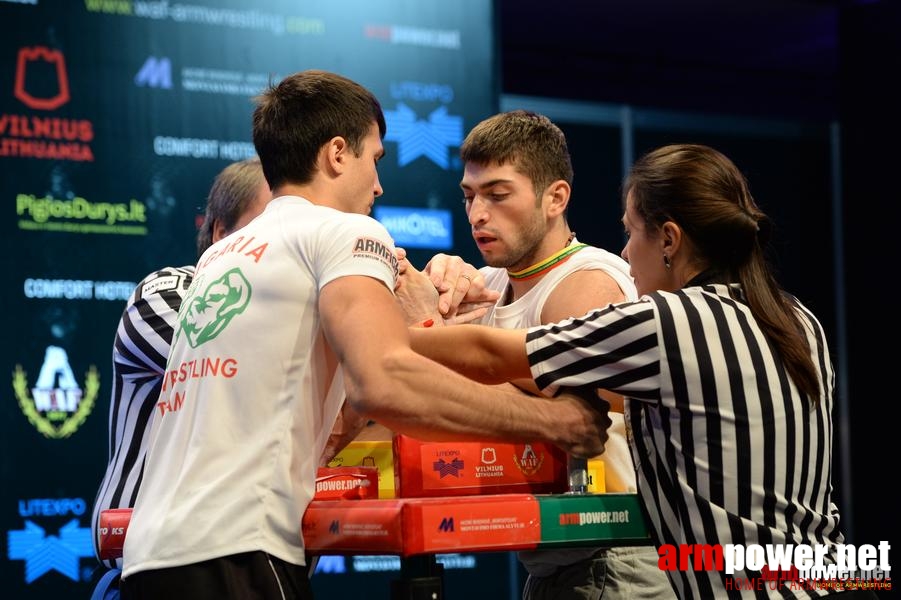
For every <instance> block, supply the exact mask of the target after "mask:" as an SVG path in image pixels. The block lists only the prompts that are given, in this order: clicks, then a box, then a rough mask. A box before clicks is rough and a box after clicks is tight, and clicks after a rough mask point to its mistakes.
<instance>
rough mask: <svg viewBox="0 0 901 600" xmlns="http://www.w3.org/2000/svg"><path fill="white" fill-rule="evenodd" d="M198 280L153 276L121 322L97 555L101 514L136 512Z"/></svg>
mask: <svg viewBox="0 0 901 600" xmlns="http://www.w3.org/2000/svg"><path fill="white" fill-rule="evenodd" d="M193 276H194V267H193V266H189V267H180V268H177V267H166V268H163V269H160V270H159V271H156V272H154V273H151V274H150V275H148V276H147V277H145V278H144V279H143V280H142V281H141V282H140V283H139V284H138V285H137V286H136V287H135V290H134V292H133V293H132V295H131V297H130V298H129V299H128V303H127V304H126V306H125V310H124V311H123V312H122V318H121V319H120V320H119V326H118V328H117V330H116V338H115V341H114V345H113V389H112V393H111V395H110V410H109V457H108V460H109V462H108V464H107V467H106V473H105V475H104V477H103V481H102V482H101V484H100V489H99V490H98V492H97V498H96V499H95V501H94V512H93V515H92V518H91V527H92V535H93V540H94V551H95V553H97V552H98V548H97V542H98V530H97V529H98V520H99V518H100V511H102V510H106V509H108V508H131V507H133V506H134V502H135V497H136V496H137V494H138V488H139V487H140V485H141V476H142V474H143V466H144V455H145V453H146V452H147V446H148V443H149V442H148V439H147V438H148V436H149V433H150V420H151V418H152V416H153V412H154V408H155V405H156V401H157V399H158V397H159V393H160V387H161V385H162V382H163V373H165V371H166V358H167V357H168V356H169V346H170V344H171V343H172V334H173V331H174V328H175V325H176V322H177V318H178V309H179V308H180V307H181V303H182V300H183V299H184V297H185V295H186V293H187V290H188V286H189V285H190V284H191V279H192V278H193ZM103 562H104V565H105V566H107V567H109V568H121V567H122V559H121V558H120V559H118V560H116V561H103Z"/></svg>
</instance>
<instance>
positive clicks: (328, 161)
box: [319, 135, 351, 175]
mask: <svg viewBox="0 0 901 600" xmlns="http://www.w3.org/2000/svg"><path fill="white" fill-rule="evenodd" d="M350 154H351V150H350V145H348V143H347V140H345V139H344V138H343V137H341V136H340V135H336V136H335V137H333V138H332V139H330V140H329V141H327V142H326V143H325V144H324V145H323V146H322V149H321V150H320V151H319V157H320V161H321V164H322V165H323V167H324V168H326V169H328V171H329V172H331V173H333V174H336V175H337V174H339V173H342V172H344V169H345V168H346V167H347V159H348V156H349V155H350Z"/></svg>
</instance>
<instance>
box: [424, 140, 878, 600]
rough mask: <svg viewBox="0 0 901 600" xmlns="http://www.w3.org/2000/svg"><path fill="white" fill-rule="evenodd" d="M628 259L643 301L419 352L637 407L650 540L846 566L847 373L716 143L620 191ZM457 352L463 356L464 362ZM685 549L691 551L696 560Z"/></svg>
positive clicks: (736, 585) (704, 587) (742, 584)
mask: <svg viewBox="0 0 901 600" xmlns="http://www.w3.org/2000/svg"><path fill="white" fill-rule="evenodd" d="M623 192H624V204H625V213H624V216H623V224H624V226H625V231H626V235H627V237H628V241H627V242H626V246H625V248H624V249H623V252H622V256H623V258H625V259H626V260H627V261H628V262H629V264H630V270H631V274H632V276H633V278H634V280H635V285H636V286H637V288H638V293H639V294H640V295H641V298H640V299H639V300H638V301H637V302H626V303H619V304H612V305H609V306H607V307H603V308H598V309H597V310H594V311H592V312H589V313H588V314H586V315H584V316H582V317H579V318H574V319H569V320H566V321H563V322H561V323H557V324H552V325H546V326H539V327H533V328H530V329H527V330H525V329H521V330H503V329H496V328H489V327H480V326H476V325H463V326H458V327H449V328H432V329H414V330H411V335H412V336H413V347H414V349H415V350H417V351H418V352H420V353H422V354H425V355H426V356H429V357H431V358H433V359H435V360H437V361H438V362H442V363H444V364H446V365H448V366H450V367H452V368H454V369H456V370H458V371H460V372H461V373H464V374H466V375H468V376H470V377H472V378H474V379H479V380H482V381H485V382H489V383H495V382H500V381H506V380H510V379H516V378H521V377H527V376H531V377H533V378H534V379H535V382H536V384H537V385H538V387H539V388H541V389H542V390H543V391H544V392H545V393H554V392H556V391H557V390H558V389H559V388H561V387H585V386H588V387H591V388H603V389H609V390H613V391H615V392H618V393H621V394H623V395H624V396H626V398H627V400H626V420H627V426H628V434H629V442H630V447H631V450H632V456H633V460H634V462H635V467H636V469H637V472H638V488H639V494H640V497H641V500H642V503H643V505H644V508H645V514H646V517H647V521H648V524H649V527H650V529H651V532H652V536H653V541H654V542H655V543H656V545H657V546H658V547H659V546H662V545H669V546H668V548H675V549H677V550H681V549H682V548H684V547H690V548H695V547H698V546H695V544H697V545H706V544H709V545H713V544H721V545H725V544H735V545H741V546H744V547H745V548H747V547H748V546H750V545H752V544H759V545H764V546H765V545H767V544H772V545H783V547H785V548H787V547H788V545H791V546H792V547H795V546H796V545H798V544H803V545H808V546H813V547H817V546H819V548H818V549H819V550H822V551H824V552H825V556H824V563H825V564H826V565H830V564H831V565H834V564H836V555H837V550H838V548H837V545H838V544H841V543H843V541H844V537H843V535H842V533H841V531H840V529H839V514H838V509H837V507H836V506H835V504H834V503H833V498H832V481H831V479H830V478H831V475H832V434H833V422H832V405H833V385H834V373H833V370H832V365H831V359H830V356H829V350H828V348H827V345H826V335H825V333H824V331H823V328H822V326H821V325H820V323H819V321H818V320H817V319H816V317H815V316H814V315H813V314H812V313H811V312H810V311H809V310H808V309H807V308H805V307H804V306H803V305H802V304H801V303H800V302H799V301H798V300H797V299H796V298H794V297H792V296H790V295H788V294H786V293H785V292H784V291H783V290H781V289H780V288H779V286H778V284H777V283H776V281H775V278H774V277H773V275H772V272H771V270H770V268H769V266H768V264H767V263H766V260H765V257H764V248H765V246H766V243H767V241H768V240H767V238H768V234H769V231H770V227H769V222H768V220H767V217H766V215H765V214H764V213H763V212H761V211H760V209H759V208H758V207H757V205H756V204H755V202H754V200H753V198H752V197H751V194H750V191H749V189H748V184H747V181H746V180H745V178H744V176H743V175H742V174H741V172H740V171H739V170H738V168H737V167H736V166H735V165H734V164H733V163H732V161H730V160H729V159H728V158H727V157H725V156H724V155H722V154H721V153H719V152H717V151H716V150H714V149H712V148H709V147H707V146H699V145H672V146H664V147H662V148H659V149H657V150H654V151H652V152H650V153H648V154H647V155H645V156H644V157H642V158H641V159H640V160H639V161H638V162H636V163H635V165H634V166H633V167H632V169H631V171H630V174H629V176H628V177H627V178H626V180H625V182H624V185H623ZM460 348H466V349H467V351H466V352H461V351H460ZM683 545H687V546H683ZM688 558H689V560H688V568H687V569H684V570H680V569H679V568H678V567H677V568H675V569H673V570H671V571H668V575H669V578H670V583H671V584H672V586H673V588H674V590H675V591H676V592H677V594H678V595H679V596H680V597H681V598H696V599H704V600H706V599H709V598H770V597H773V598H811V597H819V596H825V595H830V594H842V595H843V597H844V598H875V597H876V595H875V593H874V592H872V591H869V590H866V591H865V590H850V591H849V590H844V591H841V590H837V589H835V588H829V587H817V586H810V585H802V584H799V583H798V582H793V583H792V582H784V581H783V582H779V581H776V582H773V581H771V580H769V579H766V578H765V577H764V576H763V575H762V573H761V572H759V571H753V570H750V569H737V570H736V571H735V572H734V573H732V574H726V573H725V572H723V571H720V570H716V569H713V568H706V569H705V568H701V569H698V570H695V569H694V568H693V566H692V565H693V559H692V557H688Z"/></svg>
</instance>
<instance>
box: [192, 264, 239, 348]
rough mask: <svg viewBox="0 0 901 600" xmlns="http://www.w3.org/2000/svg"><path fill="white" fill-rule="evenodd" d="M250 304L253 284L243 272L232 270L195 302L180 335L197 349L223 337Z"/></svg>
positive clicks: (215, 281) (210, 286) (209, 287)
mask: <svg viewBox="0 0 901 600" xmlns="http://www.w3.org/2000/svg"><path fill="white" fill-rule="evenodd" d="M249 303H250V282H249V281H247V278H246V277H244V274H243V273H241V270H240V269H232V270H230V271H228V272H227V273H225V274H224V275H223V276H222V277H220V278H219V279H216V280H214V281H213V282H212V283H210V285H208V286H207V288H206V289H205V290H204V291H203V293H202V294H199V295H197V296H194V297H193V298H191V300H190V302H189V303H188V308H187V310H186V311H184V313H183V315H184V316H182V318H181V319H180V320H179V334H181V333H184V334H185V336H186V337H187V338H188V343H189V344H190V345H191V347H192V348H196V347H197V346H200V345H201V344H203V343H205V342H208V341H210V340H211V339H213V338H214V337H216V336H217V335H219V333H220V332H221V331H222V330H223V329H225V328H226V327H227V326H228V324H229V323H230V322H231V320H232V319H233V318H234V317H236V316H237V315H239V314H241V313H242V312H244V309H245V308H247V305H248V304H249Z"/></svg>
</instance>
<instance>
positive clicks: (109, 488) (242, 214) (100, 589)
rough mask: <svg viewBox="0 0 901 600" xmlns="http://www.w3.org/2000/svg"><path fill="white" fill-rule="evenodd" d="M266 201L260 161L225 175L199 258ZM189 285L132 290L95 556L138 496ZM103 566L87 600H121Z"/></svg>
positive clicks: (112, 567) (116, 565) (118, 342)
mask: <svg viewBox="0 0 901 600" xmlns="http://www.w3.org/2000/svg"><path fill="white" fill-rule="evenodd" d="M271 198H272V194H271V192H270V191H269V184H267V183H266V179H265V178H264V177H263V168H262V167H261V166H260V160H259V159H258V158H256V157H253V158H248V159H246V160H243V161H240V162H236V163H232V164H230V165H228V166H227V167H225V168H224V169H223V170H222V171H221V172H220V173H219V174H218V175H217V176H216V179H215V180H214V181H213V186H212V188H210V194H209V197H208V199H207V207H206V215H205V217H204V222H203V225H202V226H201V228H200V231H199V232H198V233H197V252H198V254H197V255H198V256H200V255H201V254H203V252H204V251H205V250H206V249H207V248H209V247H210V246H211V245H212V244H213V243H214V242H217V241H219V240H220V239H222V238H224V237H225V236H227V235H228V234H229V233H231V232H233V231H236V230H238V229H240V228H241V227H243V226H244V225H246V224H247V223H249V222H250V221H251V220H252V219H253V218H254V217H256V216H257V215H258V214H260V213H261V212H263V209H264V208H265V207H266V204H268V202H269V200H270V199H271ZM193 277H194V266H193V265H189V266H184V267H164V268H162V269H159V270H157V271H154V272H153V273H150V274H149V275H147V277H145V278H144V279H143V280H142V281H141V282H140V283H139V284H138V285H137V286H136V287H135V290H134V292H133V293H132V295H131V297H130V298H129V299H128V302H127V303H126V305H125V310H124V311H123V312H122V317H121V319H120V320H119V325H118V327H117V329H116V337H115V340H114V343H113V389H112V394H111V397H110V413H109V457H108V459H109V462H108V464H107V467H106V473H105V474H104V476H103V481H102V482H101V484H100V489H99V490H98V491H97V498H96V499H95V501H94V512H93V516H92V518H91V527H92V537H93V540H94V551H95V553H99V549H98V548H97V543H98V540H99V536H98V530H97V529H98V520H99V518H100V513H101V511H103V510H106V509H109V508H131V507H133V506H134V502H135V498H136V497H137V495H138V488H139V487H140V485H141V474H142V470H143V466H144V455H145V453H146V451H147V446H148V443H149V441H148V439H147V438H148V435H149V433H150V427H149V425H150V420H151V417H152V415H153V411H154V410H155V406H156V401H157V398H158V397H159V394H160V387H161V386H162V383H163V373H164V372H165V369H166V358H167V357H168V355H169V344H170V343H171V341H172V334H173V331H174V327H175V324H176V320H177V317H178V309H179V307H180V306H181V303H182V300H183V299H184V297H185V294H187V291H188V286H190V285H191V280H192V279H193ZM98 559H99V557H98ZM101 563H102V565H103V567H105V568H106V569H107V570H104V571H102V572H98V573H97V576H98V577H99V580H98V585H97V586H96V587H95V590H94V594H93V595H92V600H112V599H115V598H118V576H119V573H120V570H121V568H122V559H121V558H118V559H115V560H106V561H101Z"/></svg>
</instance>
